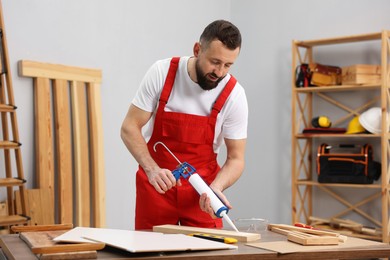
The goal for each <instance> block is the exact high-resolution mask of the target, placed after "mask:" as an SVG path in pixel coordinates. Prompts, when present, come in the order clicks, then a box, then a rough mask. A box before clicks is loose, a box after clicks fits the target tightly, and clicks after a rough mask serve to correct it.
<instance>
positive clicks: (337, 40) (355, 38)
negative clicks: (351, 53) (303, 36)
mask: <svg viewBox="0 0 390 260" xmlns="http://www.w3.org/2000/svg"><path fill="white" fill-rule="evenodd" d="M381 36H382V34H381V33H380V32H379V33H369V34H359V35H350V36H343V37H334V38H325V39H319V40H309V41H296V44H297V45H298V46H300V47H309V46H311V47H312V46H319V45H328V44H341V43H352V42H360V41H373V40H380V39H381Z"/></svg>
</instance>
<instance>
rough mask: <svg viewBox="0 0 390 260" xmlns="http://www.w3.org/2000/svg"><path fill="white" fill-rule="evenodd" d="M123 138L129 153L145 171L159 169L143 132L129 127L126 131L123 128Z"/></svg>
mask: <svg viewBox="0 0 390 260" xmlns="http://www.w3.org/2000/svg"><path fill="white" fill-rule="evenodd" d="M121 137H122V140H123V142H124V143H125V145H126V147H127V149H128V150H129V152H130V153H131V154H132V155H133V157H134V159H135V160H136V161H137V162H138V163H139V165H141V167H142V168H143V169H144V170H145V171H151V170H153V169H155V168H158V165H157V163H156V162H155V161H154V160H153V158H152V157H151V155H150V153H149V150H148V147H147V144H146V142H145V139H144V137H143V136H142V134H141V132H138V131H137V129H132V128H131V127H127V128H126V129H123V128H122V132H121Z"/></svg>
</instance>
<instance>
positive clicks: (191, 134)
mask: <svg viewBox="0 0 390 260" xmlns="http://www.w3.org/2000/svg"><path fill="white" fill-rule="evenodd" d="M179 59H180V58H178V57H174V58H172V60H171V64H170V67H169V71H168V75H167V78H166V80H165V84H164V87H163V90H162V93H161V96H160V100H159V105H158V110H157V114H156V117H155V122H154V128H153V133H152V136H151V138H150V140H149V142H148V144H147V145H148V148H149V152H150V154H151V156H152V157H153V159H154V160H155V161H156V163H157V164H158V165H159V167H160V168H165V169H169V170H173V169H175V168H176V167H177V165H178V162H177V161H176V160H175V159H174V158H173V156H172V155H171V154H169V152H168V151H167V150H166V149H165V148H164V147H163V146H161V145H157V146H156V151H157V152H155V151H154V150H153V146H154V144H155V143H156V142H159V141H160V142H163V143H164V144H165V145H166V146H167V147H168V148H169V149H170V150H171V151H172V152H173V154H174V155H175V156H176V157H177V158H178V159H179V160H180V161H181V162H188V163H189V164H191V165H192V166H194V167H195V169H196V170H197V173H198V174H199V175H200V176H201V177H202V178H203V179H204V181H205V182H206V183H208V184H210V183H211V182H212V181H213V180H214V179H215V177H216V175H217V173H218V172H219V170H220V167H219V165H218V163H217V154H216V153H214V150H213V141H214V131H215V123H216V120H217V116H218V113H219V111H221V109H222V107H223V105H224V104H225V101H226V99H227V98H228V96H229V95H230V92H231V91H232V89H233V88H234V86H235V85H236V79H235V78H234V77H233V76H231V78H230V80H229V82H228V83H227V84H226V86H225V88H224V89H223V91H222V92H221V94H220V95H219V97H218V99H217V101H216V102H215V104H214V106H213V108H212V111H211V113H210V116H199V115H191V114H184V113H176V112H166V111H164V108H165V105H166V104H167V102H168V99H169V95H170V93H171V90H172V87H173V83H174V81H175V76H176V71H177V67H178V64H179ZM183 105H185V104H183ZM181 183H182V186H175V187H173V188H172V189H170V190H168V191H167V192H166V193H165V194H160V193H158V192H157V191H156V190H155V188H154V187H153V186H152V185H151V184H150V183H149V181H148V178H147V176H146V174H145V172H144V170H143V169H142V167H139V170H138V171H137V177H136V187H137V194H136V211H135V229H137V230H140V229H152V227H153V226H155V225H163V224H174V225H176V224H181V225H185V226H197V227H209V228H210V227H218V228H221V227H222V219H212V218H211V217H210V215H209V214H207V213H205V212H203V211H202V210H201V209H200V206H199V194H198V193H197V192H196V190H195V189H194V188H193V187H192V186H191V184H190V183H189V182H188V181H187V180H185V179H183V178H182V179H181Z"/></svg>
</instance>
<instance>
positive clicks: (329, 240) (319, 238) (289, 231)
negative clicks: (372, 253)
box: [268, 224, 347, 246]
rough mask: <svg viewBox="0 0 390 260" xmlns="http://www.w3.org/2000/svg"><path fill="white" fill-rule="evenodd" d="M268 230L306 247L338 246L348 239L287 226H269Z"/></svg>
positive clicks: (334, 234)
mask: <svg viewBox="0 0 390 260" xmlns="http://www.w3.org/2000/svg"><path fill="white" fill-rule="evenodd" d="M268 229H269V230H271V231H273V232H275V233H279V234H282V235H286V236H287V240H289V241H291V242H295V243H298V244H301V245H304V246H308V245H338V244H340V243H343V242H345V241H346V239H347V237H346V236H342V235H340V234H338V233H335V232H329V231H323V230H318V229H309V228H304V227H297V226H291V225H285V224H269V225H268Z"/></svg>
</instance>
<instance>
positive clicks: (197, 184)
mask: <svg viewBox="0 0 390 260" xmlns="http://www.w3.org/2000/svg"><path fill="white" fill-rule="evenodd" d="M188 181H189V182H190V183H191V185H192V187H194V188H195V190H196V191H197V192H198V193H199V195H202V194H203V193H206V194H207V196H208V197H209V198H210V204H211V207H212V208H213V210H214V213H215V215H216V216H217V217H219V218H222V217H223V216H224V215H226V213H228V211H229V208H228V207H226V206H225V204H223V203H222V201H221V200H220V199H219V198H218V196H217V195H216V194H215V193H214V191H213V190H212V189H211V188H210V187H209V186H208V185H207V184H206V182H205V181H204V180H203V179H202V177H200V176H199V174H197V173H194V174H192V175H191V176H190V177H189V179H188Z"/></svg>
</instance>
